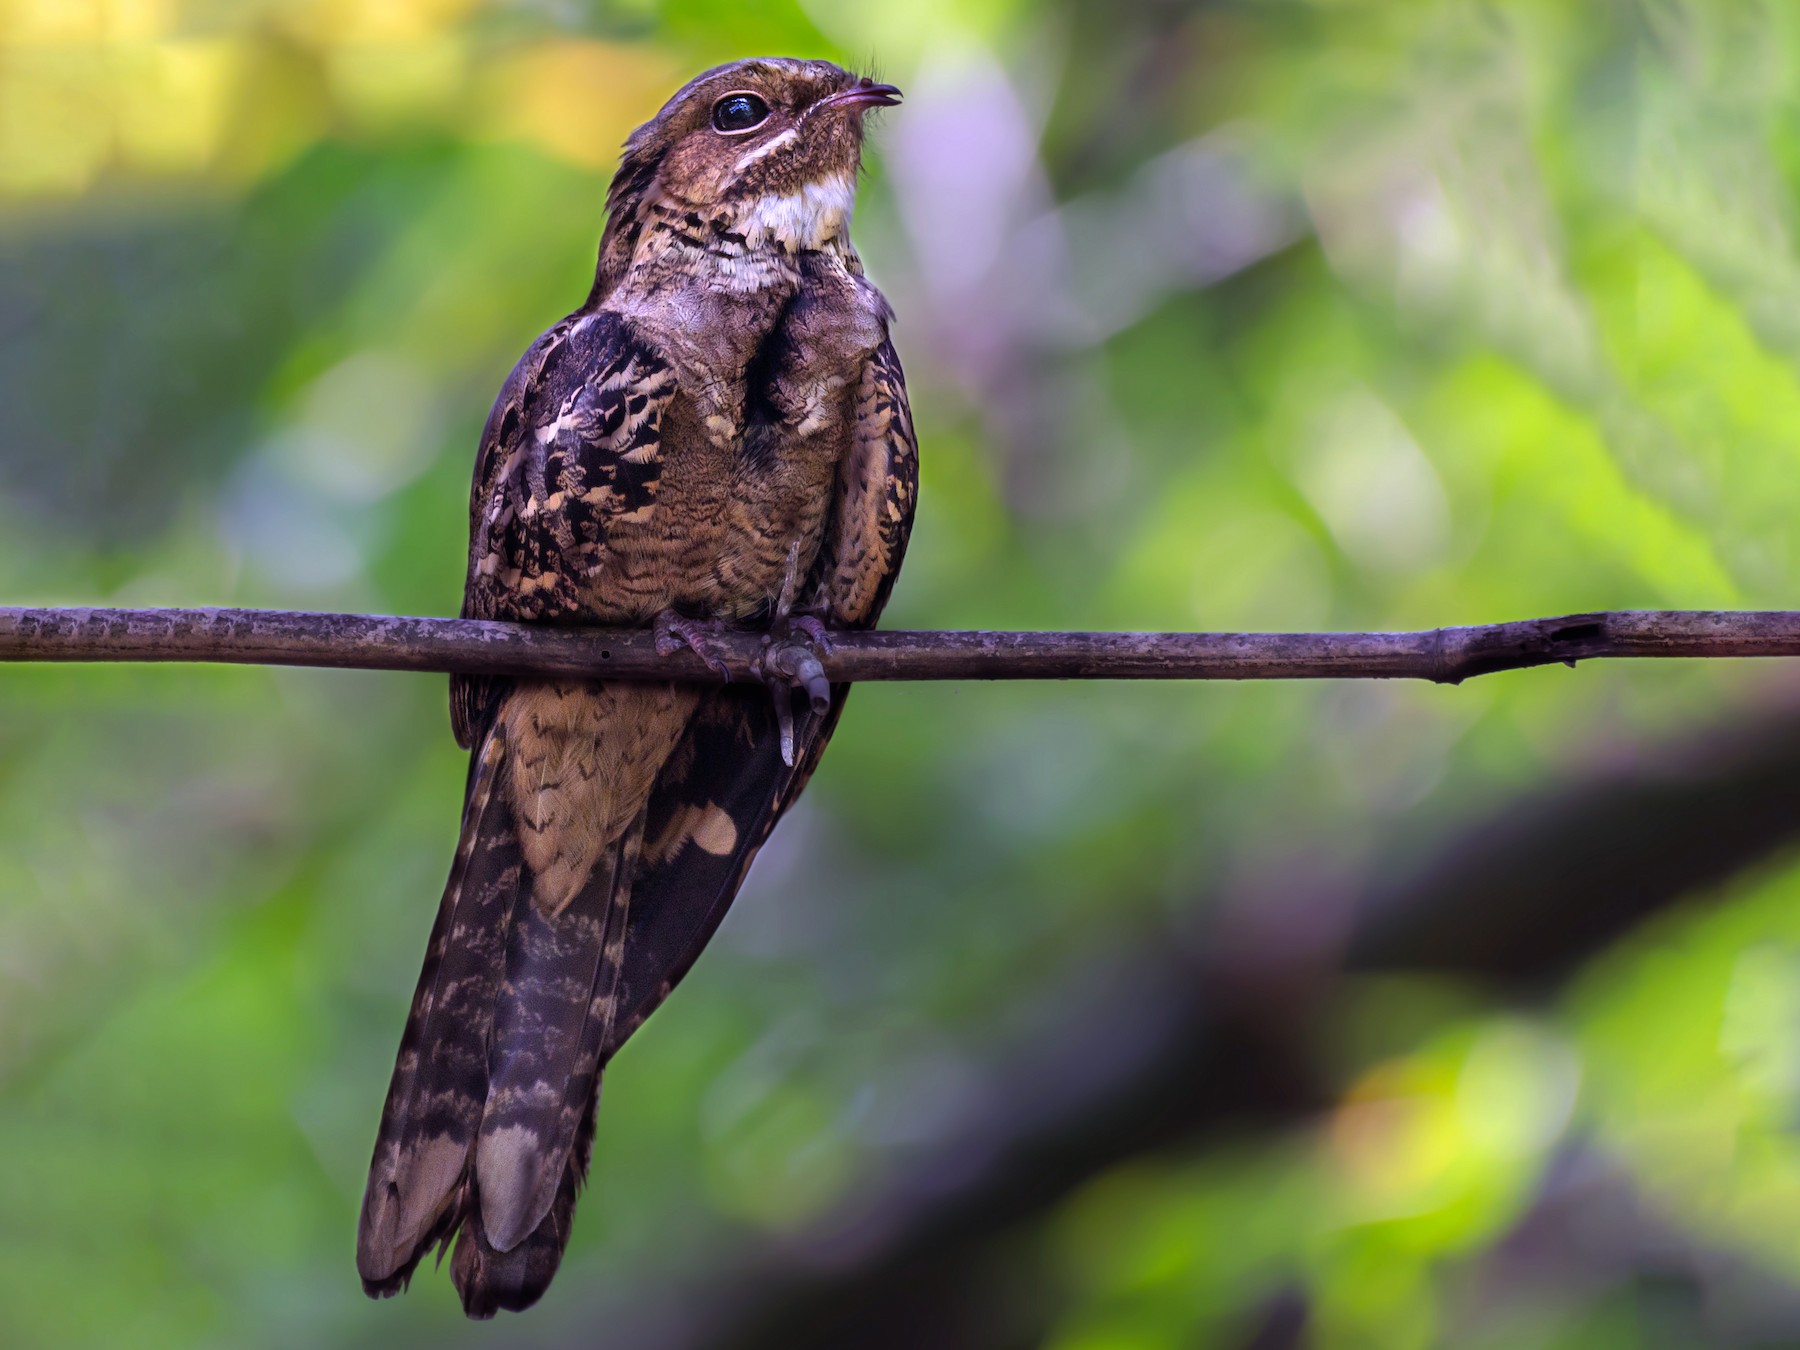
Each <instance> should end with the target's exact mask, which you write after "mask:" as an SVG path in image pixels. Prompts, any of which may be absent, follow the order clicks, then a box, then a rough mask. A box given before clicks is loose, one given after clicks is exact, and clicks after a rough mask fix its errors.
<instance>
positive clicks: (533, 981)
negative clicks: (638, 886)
mask: <svg viewBox="0 0 1800 1350" xmlns="http://www.w3.org/2000/svg"><path fill="white" fill-rule="evenodd" d="M643 833H644V827H643V818H642V814H641V813H640V815H639V818H638V820H637V821H636V822H635V823H634V824H633V825H632V826H631V827H630V828H629V829H627V830H626V832H625V834H624V836H623V837H622V838H621V839H619V840H617V841H616V842H615V843H614V844H613V845H612V846H611V847H610V848H609V849H608V850H607V851H606V853H605V854H604V855H603V856H602V857H601V859H600V861H599V862H598V863H596V864H595V866H594V869H593V872H592V873H591V874H590V875H589V877H588V879H587V881H586V882H585V883H584V884H583V885H582V887H581V889H580V890H579V891H578V892H577V893H576V895H575V897H574V898H573V899H572V900H571V901H570V902H569V903H568V905H567V906H565V907H564V908H563V910H562V911H561V912H560V913H557V914H547V913H545V912H543V911H542V910H541V909H540V908H539V906H538V904H537V903H535V902H533V901H527V900H523V899H522V900H521V901H520V902H519V905H518V908H519V910H520V914H519V916H518V917H517V918H516V919H515V921H514V924H513V931H512V935H511V941H510V944H509V947H508V951H507V957H506V980H505V983H504V984H502V985H501V988H500V993H499V997H498V1000H497V1005H496V1008H495V1012H494V1027H493V1049H492V1052H491V1054H490V1056H489V1059H488V1089H487V1108H486V1111H485V1113H484V1114H483V1116H482V1121H481V1135H480V1139H479V1141H478V1142H477V1144H476V1146H475V1178H476V1191H477V1193H478V1195H479V1196H480V1210H481V1229H482V1237H483V1239H484V1240H485V1241H486V1243H487V1244H489V1245H490V1246H491V1247H492V1248H493V1250H494V1251H496V1252H501V1253H507V1252H511V1251H512V1250H513V1249H514V1248H515V1247H517V1246H519V1244H521V1243H522V1242H524V1241H525V1240H526V1239H527V1238H528V1237H530V1236H531V1235H532V1234H533V1233H534V1232H535V1231H536V1230H537V1229H538V1228H539V1226H540V1225H541V1224H542V1223H543V1222H544V1220H545V1217H546V1216H547V1215H548V1214H550V1212H551V1209H552V1207H553V1206H554V1205H555V1204H556V1202H557V1199H558V1196H559V1193H560V1191H561V1190H562V1189H564V1180H565V1174H566V1173H567V1172H568V1170H569V1169H568V1167H567V1164H568V1163H569V1161H570V1157H571V1154H572V1152H573V1151H574V1148H575V1141H576V1136H577V1134H578V1133H579V1131H580V1128H581V1125H582V1122H583V1120H584V1119H586V1118H588V1117H589V1116H590V1114H591V1112H592V1110H593V1104H594V1099H595V1093H596V1091H597V1088H596V1083H597V1081H598V1077H599V1073H600V1054H601V1048H602V1046H603V1045H604V1044H605V1042H606V1039H607V1037H608V1035H609V1034H610V1032H611V1029H612V1025H613V1023H614V1021H615V1020H616V1017H617V1003H618V992H619V971H620V967H621V964H622V960H621V958H622V954H623V951H624V943H625V926H626V920H627V917H628V915H629V911H630V904H631V881H632V873H633V872H634V871H635V870H636V865H637V858H638V853H639V850H640V848H641V847H642V841H643ZM571 1203H572V1198H571Z"/></svg>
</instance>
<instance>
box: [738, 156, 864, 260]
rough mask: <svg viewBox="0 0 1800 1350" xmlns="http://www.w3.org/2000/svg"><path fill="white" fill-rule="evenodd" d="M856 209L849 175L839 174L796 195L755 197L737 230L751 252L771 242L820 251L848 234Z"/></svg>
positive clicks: (776, 194)
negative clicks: (739, 229)
mask: <svg viewBox="0 0 1800 1350" xmlns="http://www.w3.org/2000/svg"><path fill="white" fill-rule="evenodd" d="M855 206H856V184H855V183H854V182H852V181H851V179H850V176H849V175H848V174H838V175H835V176H833V177H831V178H827V179H825V180H823V181H822V182H818V183H808V184H807V185H806V186H805V187H803V188H801V189H800V190H799V191H797V192H788V193H773V192H771V193H769V194H768V195H767V196H764V197H758V198H757V199H756V200H755V201H754V202H752V203H751V205H750V210H749V211H748V212H747V213H746V214H745V215H744V217H743V224H742V226H741V227H740V228H741V229H742V231H743V234H744V241H745V243H746V244H747V245H748V246H749V247H751V248H755V247H757V246H758V245H760V244H765V243H768V242H770V241H773V242H775V243H778V244H780V245H782V246H783V247H784V248H787V249H789V250H795V249H811V248H820V247H822V246H823V245H824V244H825V242H826V241H827V240H828V239H832V238H835V237H837V236H838V235H842V234H847V233H848V232H849V230H850V213H851V211H852V210H853V209H854V208H855Z"/></svg>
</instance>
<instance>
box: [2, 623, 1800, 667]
mask: <svg viewBox="0 0 1800 1350" xmlns="http://www.w3.org/2000/svg"><path fill="white" fill-rule="evenodd" d="M719 649H720V652H721V655H722V656H723V659H724V662H725V665H726V666H727V668H729V670H730V671H731V674H732V678H733V679H735V680H754V679H756V678H757V675H756V673H755V672H756V667H757V664H758V658H759V657H760V656H762V655H764V654H765V653H766V650H767V641H766V639H765V638H764V637H763V636H762V634H760V633H757V632H750V631H745V632H733V633H728V634H725V635H724V636H723V637H722V638H721V639H720V643H719ZM1743 656H1800V611H1795V610H1743V611H1717V610H1627V611H1616V612H1610V613H1597V614H1570V615H1564V616H1562V617H1560V618H1552V619H1525V620H1521V621H1518V622H1515V623H1497V624H1483V625H1479V626H1476V627H1469V628H1433V629H1428V630H1424V631H1421V632H1410V633H990V632H948V633H936V632H916V633H909V632H887V633H842V634H836V635H834V636H833V637H832V639H831V650H830V651H829V652H828V653H826V654H825V655H824V657H823V664H824V667H825V673H826V675H827V676H828V677H829V678H830V679H832V680H834V681H857V680H1082V679H1087V680H1096V679H1110V680H1303V679H1416V680H1431V681H1434V682H1435V683H1438V684H1458V683H1461V682H1462V681H1463V680H1466V679H1470V678H1473V677H1474V676H1476V675H1486V674H1490V673H1492V672H1494V671H1499V670H1521V669H1525V668H1527V667H1530V666H1543V665H1551V664H1553V663H1557V662H1561V663H1563V664H1566V665H1571V666H1572V665H1574V664H1575V663H1576V662H1577V661H1592V660H1598V659H1601V658H1624V657H1637V658H1642V657H1743ZM0 661H210V662H227V663H232V664H238V665H278V666H326V667H335V668H344V669H357V670H435V671H456V672H461V673H463V674H472V675H547V676H557V677H562V678H593V677H596V676H608V677H611V678H613V679H654V680H683V681H695V682H703V683H711V682H714V681H716V680H717V678H718V677H717V676H716V675H714V674H713V673H712V671H711V670H709V669H708V668H707V665H706V663H705V662H703V661H702V660H701V659H700V658H699V657H698V656H696V655H694V654H693V653H692V652H689V651H686V650H682V651H678V652H675V653H672V654H669V655H663V654H660V653H659V652H658V651H657V650H656V642H655V638H654V637H653V635H652V634H651V633H650V632H649V630H647V629H624V630H619V629H614V630H605V629H582V628H558V627H549V626H544V625H532V624H515V623H492V622H486V621H482V620H475V619H418V618H390V617H384V616H380V615H361V614H307V613H295V612H290V611H285V610H254V609H22V608H14V609H4V608H0Z"/></svg>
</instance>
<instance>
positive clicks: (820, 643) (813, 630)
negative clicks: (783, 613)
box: [792, 614, 831, 656]
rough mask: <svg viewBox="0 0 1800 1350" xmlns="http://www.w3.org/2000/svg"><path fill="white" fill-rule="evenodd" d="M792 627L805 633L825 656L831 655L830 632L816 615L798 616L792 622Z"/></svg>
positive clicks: (823, 621)
mask: <svg viewBox="0 0 1800 1350" xmlns="http://www.w3.org/2000/svg"><path fill="white" fill-rule="evenodd" d="M792 626H793V627H794V628H795V629H796V630H797V631H799V632H802V633H805V634H806V636H807V637H808V638H810V639H811V640H812V644H813V646H815V647H817V648H818V649H819V650H820V651H821V652H823V653H824V654H825V655H826V656H830V655H831V630H830V629H829V628H827V627H826V626H825V620H823V619H821V618H820V617H819V616H818V615H817V614H799V615H796V616H795V617H794V619H793V620H792Z"/></svg>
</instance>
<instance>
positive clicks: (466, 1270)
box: [450, 1083, 599, 1318]
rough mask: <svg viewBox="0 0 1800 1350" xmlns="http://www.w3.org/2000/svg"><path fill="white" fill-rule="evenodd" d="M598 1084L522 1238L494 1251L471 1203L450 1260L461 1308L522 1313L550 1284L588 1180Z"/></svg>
mask: <svg viewBox="0 0 1800 1350" xmlns="http://www.w3.org/2000/svg"><path fill="white" fill-rule="evenodd" d="M598 1086H599V1085H598V1083H596V1085H595V1087H596V1091H595V1096H594V1097H593V1099H592V1100H591V1101H590V1104H589V1106H588V1110H587V1114H586V1115H585V1116H584V1117H583V1118H582V1124H581V1128H580V1129H579V1130H578V1131H577V1132H576V1136H575V1147H574V1149H573V1151H572V1152H571V1153H570V1154H569V1159H568V1162H567V1165H566V1166H565V1167H564V1168H563V1173H562V1178H561V1181H560V1182H559V1184H558V1186H557V1190H556V1199H555V1202H554V1203H553V1204H552V1205H551V1206H550V1212H549V1213H548V1214H546V1215H545V1216H544V1218H543V1221H542V1222H541V1223H539V1224H538V1226H537V1227H536V1228H534V1229H533V1230H532V1231H531V1234H530V1235H529V1236H528V1237H527V1238H526V1239H525V1240H524V1241H523V1242H521V1243H519V1244H518V1245H517V1246H516V1247H514V1248H513V1249H512V1250H511V1251H507V1252H502V1251H498V1250H496V1249H495V1247H494V1245H493V1244H492V1243H491V1242H489V1241H488V1240H487V1235H486V1233H485V1232H484V1231H483V1229H482V1224H481V1218H480V1215H479V1212H478V1211H479V1209H480V1205H479V1204H477V1205H475V1206H473V1207H472V1212H471V1214H470V1217H469V1221H468V1222H467V1223H465V1224H464V1225H463V1228H462V1235H461V1236H460V1237H459V1238H458V1239H457V1241H456V1253H455V1255H454V1256H453V1257H452V1258H451V1262H450V1275H451V1278H452V1279H453V1280H454V1281H455V1283H456V1288H457V1291H458V1292H459V1293H460V1294H461V1295H462V1302H463V1312H464V1313H466V1314H467V1315H468V1316H470V1317H474V1318H488V1317H492V1316H493V1315H494V1314H495V1313H496V1312H499V1311H502V1310H504V1311H506V1312H523V1311H524V1310H525V1309H527V1308H529V1307H530V1306H531V1305H532V1304H534V1303H536V1302H537V1301H538V1299H540V1298H542V1297H543V1295H544V1291H545V1290H546V1289H548V1288H549V1287H550V1281H551V1280H552V1279H553V1278H555V1276H556V1270H557V1267H558V1266H560V1265H561V1264H562V1258H563V1251H564V1249H565V1248H566V1247H567V1246H568V1245H569V1229H570V1226H571V1224H572V1223H573V1222H574V1218H575V1197H576V1195H577V1193H578V1192H579V1191H580V1189H581V1185H582V1183H583V1182H584V1181H586V1180H587V1171H588V1160H589V1158H590V1156H591V1155H592V1153H593V1146H594V1109H595V1106H596V1105H597V1104H598V1101H599V1094H598Z"/></svg>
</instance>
